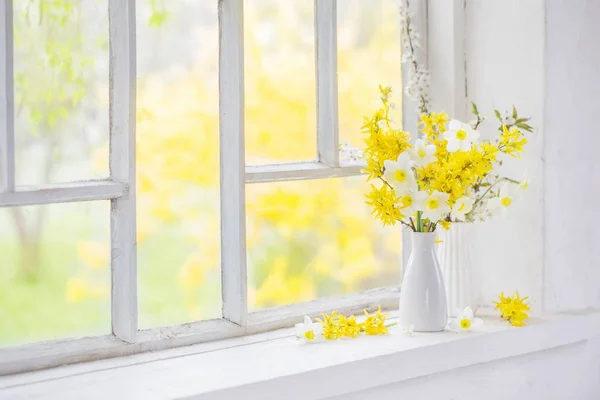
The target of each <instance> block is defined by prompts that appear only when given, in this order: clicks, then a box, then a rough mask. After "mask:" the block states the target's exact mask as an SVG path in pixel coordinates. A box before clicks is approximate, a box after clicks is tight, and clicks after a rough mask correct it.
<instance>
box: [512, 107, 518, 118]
mask: <svg viewBox="0 0 600 400" xmlns="http://www.w3.org/2000/svg"><path fill="white" fill-rule="evenodd" d="M512 117H513V118H514V119H517V118H518V115H517V109H516V108H515V106H513V112H512Z"/></svg>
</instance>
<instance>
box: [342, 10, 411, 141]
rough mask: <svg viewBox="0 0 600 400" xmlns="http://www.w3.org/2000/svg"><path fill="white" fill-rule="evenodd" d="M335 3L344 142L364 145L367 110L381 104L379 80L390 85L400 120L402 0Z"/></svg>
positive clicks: (381, 83) (385, 84) (397, 119)
mask: <svg viewBox="0 0 600 400" xmlns="http://www.w3.org/2000/svg"><path fill="white" fill-rule="evenodd" d="M337 7H338V90H339V92H338V93H339V94H338V100H339V113H340V114H339V115H340V120H339V121H340V122H339V123H340V143H343V142H344V141H348V142H349V144H350V145H351V146H354V147H358V148H364V143H363V135H362V133H361V127H362V126H363V116H364V115H370V114H371V113H372V112H373V111H375V110H376V109H377V108H379V106H380V105H381V102H380V101H379V97H380V94H379V89H378V85H382V86H392V88H393V93H392V94H393V99H394V102H395V106H396V110H395V111H396V112H394V113H393V114H392V118H394V119H395V120H396V121H397V122H398V123H399V124H401V123H402V118H401V114H400V110H401V106H402V104H401V103H402V54H401V51H402V46H401V43H400V34H401V31H400V29H401V27H400V20H399V15H398V5H397V2H396V1H395V0H370V1H364V0H344V1H339V2H338V3H337Z"/></svg>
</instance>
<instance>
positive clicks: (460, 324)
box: [449, 307, 483, 332]
mask: <svg viewBox="0 0 600 400" xmlns="http://www.w3.org/2000/svg"><path fill="white" fill-rule="evenodd" d="M481 324H483V321H482V320H481V319H479V318H474V317H473V310H472V309H471V307H466V308H465V309H464V310H461V309H459V308H457V309H456V318H455V319H453V320H452V321H451V322H450V325H449V328H450V329H451V330H453V331H455V332H467V331H470V330H471V329H473V328H476V327H478V326H480V325H481Z"/></svg>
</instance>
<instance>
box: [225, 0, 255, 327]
mask: <svg viewBox="0 0 600 400" xmlns="http://www.w3.org/2000/svg"><path fill="white" fill-rule="evenodd" d="M243 7H244V2H243V0H219V49H220V51H219V110H220V115H219V132H220V157H221V285H222V288H221V289H222V297H223V317H224V318H226V319H228V320H229V321H231V322H234V323H236V324H238V325H242V326H243V325H245V323H246V315H247V312H248V311H247V310H248V299H247V272H246V200H245V198H246V195H245V184H246V178H245V176H244V175H245V171H244V168H245V158H244V151H245V150H244V10H243Z"/></svg>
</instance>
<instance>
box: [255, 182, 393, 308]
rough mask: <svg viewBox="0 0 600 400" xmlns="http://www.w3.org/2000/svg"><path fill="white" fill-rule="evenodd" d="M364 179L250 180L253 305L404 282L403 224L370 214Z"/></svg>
mask: <svg viewBox="0 0 600 400" xmlns="http://www.w3.org/2000/svg"><path fill="white" fill-rule="evenodd" d="M364 180H365V178H364V177H362V176H357V177H352V178H336V179H324V180H313V181H293V182H281V183H263V184H252V185H248V186H247V189H246V196H247V229H248V242H247V246H248V272H249V303H250V307H251V308H253V309H260V308H266V307H273V306H280V305H286V304H290V303H297V302H303V301H309V300H313V299H316V298H320V297H326V296H333V295H340V294H346V293H352V292H359V291H363V290H367V289H371V288H376V287H382V286H393V285H399V284H400V282H399V275H400V263H401V256H400V252H401V247H402V241H401V237H400V236H401V229H400V227H399V226H396V227H392V228H382V227H381V226H380V224H379V222H377V221H375V220H374V219H373V218H372V217H371V216H370V213H371V210H370V209H369V207H368V206H367V205H366V204H365V202H364V195H363V193H365V192H366V190H367V188H368V184H367V183H365V182H364Z"/></svg>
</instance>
